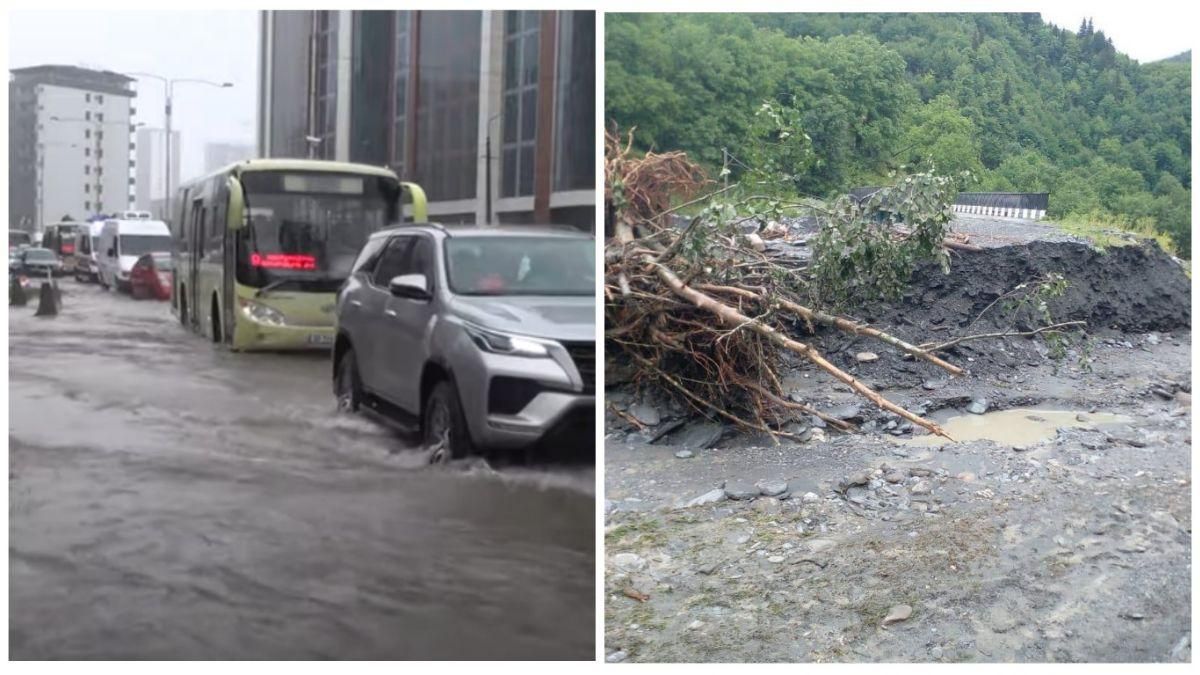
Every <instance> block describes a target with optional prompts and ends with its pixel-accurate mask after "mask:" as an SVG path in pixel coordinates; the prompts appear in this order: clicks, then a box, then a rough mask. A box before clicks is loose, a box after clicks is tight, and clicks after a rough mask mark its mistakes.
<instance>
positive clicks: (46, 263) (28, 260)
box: [18, 248, 63, 279]
mask: <svg viewBox="0 0 1200 675" xmlns="http://www.w3.org/2000/svg"><path fill="white" fill-rule="evenodd" d="M18 255H19V256H20V258H19V260H20V261H21V263H20V265H21V271H23V272H24V273H25V274H27V275H29V276H31V277H38V278H42V279H44V278H46V277H47V276H58V275H60V274H62V268H63V266H62V261H61V260H59V259H58V256H56V255H54V251H51V250H50V249H48V248H27V249H25V250H23V251H20V252H19V253H18Z"/></svg>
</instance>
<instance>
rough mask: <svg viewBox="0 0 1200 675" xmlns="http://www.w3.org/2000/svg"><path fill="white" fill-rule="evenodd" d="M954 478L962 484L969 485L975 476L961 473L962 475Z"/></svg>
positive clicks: (965, 472)
mask: <svg viewBox="0 0 1200 675" xmlns="http://www.w3.org/2000/svg"><path fill="white" fill-rule="evenodd" d="M955 478H957V479H959V480H961V481H963V482H966V483H970V482H971V481H973V480H975V474H973V473H971V472H970V471H963V472H962V473H960V474H958V475H957V476H955Z"/></svg>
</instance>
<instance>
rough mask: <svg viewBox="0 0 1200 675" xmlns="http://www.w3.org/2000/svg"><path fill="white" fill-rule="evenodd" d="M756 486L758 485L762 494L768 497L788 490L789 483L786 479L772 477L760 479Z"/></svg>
mask: <svg viewBox="0 0 1200 675" xmlns="http://www.w3.org/2000/svg"><path fill="white" fill-rule="evenodd" d="M755 487H757V488H758V491H759V492H761V493H762V494H764V495H766V496H768V497H774V496H776V495H781V494H783V493H784V492H787V489H788V484H787V481H785V480H781V479H779V478H770V479H767V480H760V481H758V483H756V484H755Z"/></svg>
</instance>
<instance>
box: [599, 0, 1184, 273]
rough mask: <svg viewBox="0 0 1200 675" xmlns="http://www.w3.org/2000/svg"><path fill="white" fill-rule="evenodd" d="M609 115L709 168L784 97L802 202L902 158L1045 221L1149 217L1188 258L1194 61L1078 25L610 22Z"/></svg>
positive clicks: (876, 177) (939, 18) (973, 18)
mask: <svg viewBox="0 0 1200 675" xmlns="http://www.w3.org/2000/svg"><path fill="white" fill-rule="evenodd" d="M605 22H606V36H605V89H606V91H605V94H606V108H607V109H606V115H607V117H608V118H609V119H610V120H612V122H614V123H616V124H617V125H618V126H619V127H620V128H622V129H627V128H630V127H635V126H636V127H637V135H636V141H637V143H638V146H639V147H640V148H642V149H650V148H654V149H657V150H675V149H678V150H685V151H687V152H688V153H689V154H690V155H691V156H693V157H694V158H696V159H698V160H699V161H701V162H702V163H704V164H705V165H707V166H708V167H710V168H712V169H714V175H715V171H717V170H719V169H720V167H721V166H722V163H723V157H724V154H723V149H726V150H728V152H729V153H731V157H733V158H734V159H733V160H731V161H730V169H731V170H732V171H733V173H734V174H735V175H737V174H738V173H739V171H741V170H744V166H743V164H742V163H739V162H740V160H743V159H744V158H745V157H746V156H749V155H751V154H752V151H751V148H750V147H749V146H748V143H749V141H750V139H751V137H752V135H753V132H752V128H753V120H754V115H755V111H756V110H758V109H759V108H760V107H761V106H762V103H763V102H764V101H774V102H775V103H776V104H778V105H782V106H788V107H789V108H790V109H792V110H794V111H795V112H796V114H797V118H798V119H799V120H800V125H801V127H802V129H803V132H804V133H805V134H807V135H808V137H809V138H810V139H811V149H812V152H813V155H814V157H815V161H813V162H809V163H807V165H806V166H805V167H804V169H803V171H802V172H801V175H798V176H796V177H795V179H794V182H795V184H796V190H797V192H799V193H802V194H809V195H816V196H830V195H833V194H837V193H839V192H843V191H845V190H846V189H848V188H850V187H854V186H862V185H873V184H881V183H882V182H884V181H886V179H887V176H888V174H889V173H891V172H893V171H896V170H902V169H904V168H909V169H913V168H919V169H930V168H932V169H934V170H936V171H937V172H939V173H946V174H951V173H957V172H960V171H961V170H970V171H971V173H972V175H973V176H975V180H974V182H972V183H970V184H969V185H966V184H964V185H963V186H962V187H964V188H969V189H972V190H987V191H992V190H996V191H1017V192H1049V193H1050V215H1051V216H1052V217H1054V218H1060V219H1061V218H1068V219H1080V218H1087V219H1092V220H1096V221H1102V222H1105V223H1109V224H1124V225H1127V226H1140V227H1147V226H1151V227H1154V228H1156V229H1157V230H1158V231H1160V232H1163V233H1166V234H1168V235H1170V237H1171V238H1172V239H1173V240H1174V242H1175V243H1176V246H1177V248H1178V251H1179V252H1180V253H1181V254H1182V255H1185V256H1186V255H1188V251H1189V249H1190V232H1191V59H1190V53H1185V54H1181V55H1179V56H1177V57H1172V58H1171V59H1166V60H1164V61H1159V62H1155V63H1148V64H1139V63H1137V62H1136V61H1133V60H1132V59H1130V58H1128V57H1127V56H1125V55H1123V54H1120V53H1118V52H1117V51H1116V50H1115V49H1114V47H1113V44H1112V41H1111V40H1110V39H1108V38H1106V37H1105V35H1104V33H1103V32H1102V31H1100V30H1096V29H1095V28H1094V27H1093V25H1092V24H1091V22H1090V21H1084V22H1083V23H1082V25H1080V26H1079V27H1078V29H1077V30H1064V29H1059V28H1056V27H1054V26H1052V25H1050V24H1047V23H1045V22H1044V21H1043V20H1042V19H1041V17H1040V16H1039V15H1037V14H608V15H606V18H605Z"/></svg>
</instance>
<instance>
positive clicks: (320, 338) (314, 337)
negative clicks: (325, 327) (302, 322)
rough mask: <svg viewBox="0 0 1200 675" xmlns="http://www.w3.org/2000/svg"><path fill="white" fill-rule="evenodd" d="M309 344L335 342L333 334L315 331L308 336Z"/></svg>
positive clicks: (329, 343)
mask: <svg viewBox="0 0 1200 675" xmlns="http://www.w3.org/2000/svg"><path fill="white" fill-rule="evenodd" d="M308 344H310V345H331V344H333V336H332V335H324V334H321V333H313V334H311V335H309V336H308Z"/></svg>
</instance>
